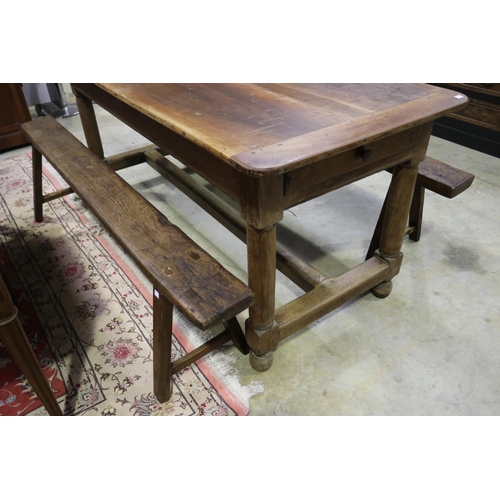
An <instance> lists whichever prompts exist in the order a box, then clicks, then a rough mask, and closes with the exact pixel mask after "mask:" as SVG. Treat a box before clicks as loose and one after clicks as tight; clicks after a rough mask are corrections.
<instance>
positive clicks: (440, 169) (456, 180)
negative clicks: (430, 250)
mask: <svg viewBox="0 0 500 500" xmlns="http://www.w3.org/2000/svg"><path fill="white" fill-rule="evenodd" d="M389 172H391V169H389ZM473 180H474V175H472V174H470V173H469V172H465V171H464V170H460V169H458V168H455V167H452V166H451V165H448V164H446V163H443V162H442V161H439V160H435V159H434V158H430V157H429V156H426V157H425V159H424V160H423V161H422V162H421V163H420V164H419V166H418V176H417V182H416V185H415V191H414V192H413V199H412V203H411V207H410V215H409V220H408V228H407V232H406V234H409V235H410V239H412V240H413V241H420V235H421V232H422V219H423V213H424V196H425V190H426V189H428V190H430V191H433V192H434V193H436V194H439V195H441V196H444V197H445V198H454V197H455V196H457V195H459V194H460V193H463V192H464V191H465V190H466V189H468V188H469V187H470V186H471V184H472V181H473ZM386 204H387V198H386V199H385V201H384V204H383V206H382V210H381V211H380V216H379V219H378V221H377V226H376V227H375V231H374V233H373V237H372V240H371V243H370V248H369V249H368V253H367V255H366V258H367V259H369V258H370V257H373V255H374V252H375V250H377V249H378V247H379V245H380V237H381V233H382V223H383V220H384V216H385V210H386Z"/></svg>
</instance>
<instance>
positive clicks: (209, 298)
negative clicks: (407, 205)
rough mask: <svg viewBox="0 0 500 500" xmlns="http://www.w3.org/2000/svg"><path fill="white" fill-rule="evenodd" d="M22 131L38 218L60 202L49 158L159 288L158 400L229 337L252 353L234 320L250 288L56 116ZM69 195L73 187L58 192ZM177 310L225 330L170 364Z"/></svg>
mask: <svg viewBox="0 0 500 500" xmlns="http://www.w3.org/2000/svg"><path fill="white" fill-rule="evenodd" d="M22 128H23V130H24V132H25V134H26V135H27V137H28V138H29V140H30V141H31V143H32V145H33V184H34V207H35V220H36V221H38V222H41V221H42V220H43V212H42V205H43V203H46V202H47V201H50V200H53V199H55V198H57V197H58V195H56V194H54V193H52V194H50V195H47V196H44V195H43V193H42V155H43V156H44V157H45V158H46V159H47V160H48V161H49V163H51V164H52V166H53V167H54V168H55V169H56V170H57V171H58V172H59V174H60V175H61V176H62V177H63V178H64V179H65V181H66V182H67V183H68V184H69V186H70V187H71V189H72V190H73V191H74V192H75V193H76V194H77V195H78V196H79V197H80V198H81V199H82V201H83V202H84V203H85V204H86V205H87V206H88V207H89V208H90V209H91V210H92V212H93V213H94V214H95V215H96V216H97V217H98V218H99V220H100V221H101V222H102V224H103V225H104V226H105V227H106V228H107V229H108V230H109V232H110V233H111V234H112V235H113V236H114V237H115V238H116V239H117V240H118V242H119V243H120V244H121V245H122V247H123V248H124V249H125V251H126V252H127V253H128V254H129V255H130V256H131V257H132V258H133V259H134V261H135V262H136V264H137V265H138V266H139V268H140V269H141V270H142V271H143V272H144V274H145V275H146V277H147V278H148V279H149V280H150V281H151V282H152V283H153V372H154V392H155V395H156V397H157V398H158V400H159V401H160V402H165V401H167V400H169V399H170V397H171V395H172V392H171V376H172V375H173V374H174V373H176V372H178V371H179V370H181V369H182V368H184V367H186V366H187V365H189V364H191V363H193V362H194V361H196V360H197V359H199V358H201V357H202V356H204V355H205V354H207V353H209V352H211V351H213V350H214V349H216V348H218V347H220V346H221V345H223V344H224V343H226V342H228V341H229V340H231V339H232V340H233V342H234V343H235V345H236V346H237V347H238V349H239V350H240V351H241V352H243V353H245V354H247V353H248V347H247V345H246V342H245V337H244V334H243V332H242V330H241V328H240V326H239V323H238V321H237V319H236V318H235V316H236V315H237V314H239V313H240V312H242V311H243V310H245V309H247V308H248V307H249V306H250V304H251V303H252V301H253V295H252V292H251V291H250V289H249V288H248V287H247V286H246V285H245V284H244V283H242V282H241V281H240V280H239V279H237V278H236V277H234V276H233V275H232V274H231V273H230V272H229V271H227V270H226V269H225V268H224V267H222V265H221V264H219V262H217V261H216V260H215V259H213V258H212V257H211V256H210V255H209V254H208V253H206V252H205V251H204V250H203V249H202V248H200V247H199V246H198V245H197V244H196V243H195V242H194V241H193V240H191V239H190V238H189V237H188V236H186V235H185V234H184V233H183V232H182V231H181V230H180V229H179V228H178V227H176V226H175V225H173V224H171V223H170V221H169V220H168V219H167V218H166V217H165V216H164V215H163V214H162V213H161V212H159V211H158V210H157V209H156V208H155V207H154V206H153V205H152V204H151V203H149V202H148V201H147V200H146V199H145V198H144V197H143V196H142V195H140V194H139V193H138V192H137V191H136V190H134V189H133V188H132V187H131V186H130V185H129V184H128V183H127V182H125V181H124V180H123V179H122V178H121V177H120V176H119V175H118V174H117V173H116V172H115V171H114V170H113V168H111V167H110V166H109V165H108V164H107V163H105V162H104V161H103V160H101V159H100V158H98V157H97V156H96V155H95V154H94V153H92V152H91V151H90V150H89V149H88V148H86V147H85V146H84V145H83V144H82V143H81V142H80V141H79V140H78V139H76V137H74V136H73V135H72V134H71V133H70V132H68V131H67V130H66V129H65V128H64V127H63V126H62V125H60V124H59V123H58V122H57V121H56V120H54V119H53V118H52V117H44V118H39V119H36V120H33V121H31V122H29V123H26V124H24V125H23V126H22ZM64 194H68V189H66V190H62V191H60V192H59V196H63V195H64ZM173 306H176V307H177V308H178V309H179V310H180V311H181V312H182V313H183V314H184V315H185V316H186V317H187V318H188V319H189V320H190V321H191V322H192V323H193V324H195V325H196V326H197V327H199V328H200V329H202V330H207V329H209V328H212V327H214V326H216V325H217V324H220V323H221V322H222V323H223V324H224V326H225V327H226V330H225V331H224V332H222V333H221V334H219V335H218V336H216V337H215V338H213V339H211V340H210V341H208V342H207V343H205V344H203V345H202V346H200V347H199V348H197V349H195V350H194V351H192V352H191V353H188V354H186V355H185V356H184V357H182V358H181V359H179V360H176V361H175V362H173V363H172V362H171V341H172V312H173Z"/></svg>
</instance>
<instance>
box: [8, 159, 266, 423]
mask: <svg viewBox="0 0 500 500" xmlns="http://www.w3.org/2000/svg"><path fill="white" fill-rule="evenodd" d="M43 182H44V193H49V192H51V191H54V190H56V189H60V187H61V186H60V183H59V181H58V180H57V175H56V173H55V172H54V171H53V170H52V168H51V167H50V165H44V180H43ZM32 199H33V198H32V173H31V158H30V156H29V155H27V154H24V155H20V156H16V157H12V158H7V159H5V160H2V161H0V265H1V267H2V269H3V272H4V273H5V277H6V281H7V282H8V283H9V284H10V286H11V288H12V293H13V295H14V297H15V300H17V305H18V308H19V315H20V319H21V322H22V324H23V326H24V328H25V331H26V333H27V335H28V337H29V339H30V342H31V344H32V346H33V349H34V350H35V352H36V353H37V356H38V358H39V361H40V364H41V366H42V367H43V370H44V373H45V375H46V377H47V379H48V380H49V382H50V385H51V387H52V388H53V389H54V391H55V393H56V397H57V400H58V402H59V403H60V405H61V408H63V411H64V413H65V414H67V415H98V416H101V415H103V416H107V415H109V416H113V415H130V416H132V415H137V416H140V415H246V414H248V411H249V407H248V403H249V399H250V398H251V397H252V396H253V395H255V394H258V393H260V392H262V391H263V388H262V386H261V385H260V384H259V383H253V384H250V385H248V386H246V387H242V386H241V385H240V384H239V382H238V378H237V374H236V373H235V370H234V369H233V368H232V360H231V358H230V357H229V356H227V355H226V354H224V353H223V352H222V351H221V350H219V351H215V352H214V353H212V354H211V355H209V356H206V357H205V358H203V359H202V360H200V361H198V363H196V364H193V365H191V366H189V367H187V368H185V369H184V370H182V371H181V372H179V373H178V374H177V375H175V376H174V380H173V382H174V395H173V397H172V399H171V400H170V401H169V402H168V403H166V404H160V403H159V402H158V401H157V400H156V398H155V396H154V394H153V363H152V320H153V317H152V307H151V303H152V286H151V284H150V283H149V282H148V281H147V280H146V279H145V278H144V276H142V275H141V273H140V271H139V270H138V269H137V268H136V267H135V265H134V264H133V263H132V262H131V261H130V260H129V259H128V258H127V257H126V256H125V255H124V254H123V253H122V252H121V251H120V249H119V247H118V246H117V245H116V243H115V242H114V241H113V240H112V238H111V237H110V236H109V234H108V233H107V232H106V231H105V230H103V228H102V227H101V226H99V224H98V223H96V220H95V219H94V218H93V217H92V215H91V214H90V213H89V211H88V210H86V209H85V208H84V207H83V206H82V205H81V203H80V202H79V200H78V198H77V197H76V196H75V195H70V196H68V197H65V198H60V199H58V200H56V201H53V202H50V203H48V204H45V205H44V222H42V223H36V222H34V220H33V201H32ZM174 336H175V340H174V343H173V346H172V353H173V354H172V356H173V357H179V356H181V355H182V354H183V353H184V352H186V350H188V351H189V350H191V349H193V348H195V347H197V346H198V345H199V344H201V343H202V342H203V341H204V340H205V338H206V334H205V333H203V332H201V331H199V330H198V329H197V328H196V327H194V326H193V325H191V324H190V323H189V322H188V321H187V320H186V319H185V318H184V317H183V316H182V315H180V314H179V313H177V314H176V317H175V327H174ZM43 414H46V412H45V408H44V407H43V406H42V405H41V403H40V401H39V400H38V398H37V397H36V395H35V394H34V392H33V390H32V389H31V387H30V385H29V384H28V382H27V380H26V379H25V377H24V376H23V375H22V374H21V373H20V372H19V369H18V368H17V365H16V364H15V363H14V362H13V361H12V360H11V358H10V356H9V354H8V352H7V350H6V349H5V347H4V346H3V345H1V344H0V415H43Z"/></svg>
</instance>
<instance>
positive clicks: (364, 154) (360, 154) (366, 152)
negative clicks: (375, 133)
mask: <svg viewBox="0 0 500 500" xmlns="http://www.w3.org/2000/svg"><path fill="white" fill-rule="evenodd" d="M354 156H355V157H356V158H357V159H358V160H361V161H368V160H369V159H370V158H371V157H372V156H373V151H372V150H371V149H365V148H364V147H363V146H361V147H359V148H358V149H356V152H355V153H354Z"/></svg>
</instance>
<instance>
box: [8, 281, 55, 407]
mask: <svg viewBox="0 0 500 500" xmlns="http://www.w3.org/2000/svg"><path fill="white" fill-rule="evenodd" d="M0 340H1V341H2V343H3V344H4V345H5V347H7V350H8V351H9V352H10V355H11V356H12V358H13V359H14V361H15V362H16V363H17V366H18V367H19V369H20V370H21V371H22V372H23V373H24V375H25V377H26V378H27V379H28V382H29V383H30V384H31V387H33V390H34V391H35V393H36V395H37V396H38V397H39V398H40V400H41V402H42V403H43V405H44V406H45V408H46V409H47V412H48V413H49V415H54V416H55V415H59V416H60V415H62V411H61V408H60V407H59V405H58V403H57V400H56V398H55V396H54V393H53V392H52V389H51V388H50V386H49V384H48V382H47V379H46V378H45V376H44V374H43V372H42V369H41V368H40V365H39V364H38V360H37V358H36V355H35V353H34V352H33V349H32V348H31V345H30V341H29V340H28V337H27V336H26V333H25V331H24V330H23V327H22V325H21V322H20V321H19V318H18V316H17V308H16V306H15V305H14V303H13V301H12V297H11V295H10V293H9V290H8V288H7V284H6V283H5V281H4V279H3V278H2V275H1V274H0Z"/></svg>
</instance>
